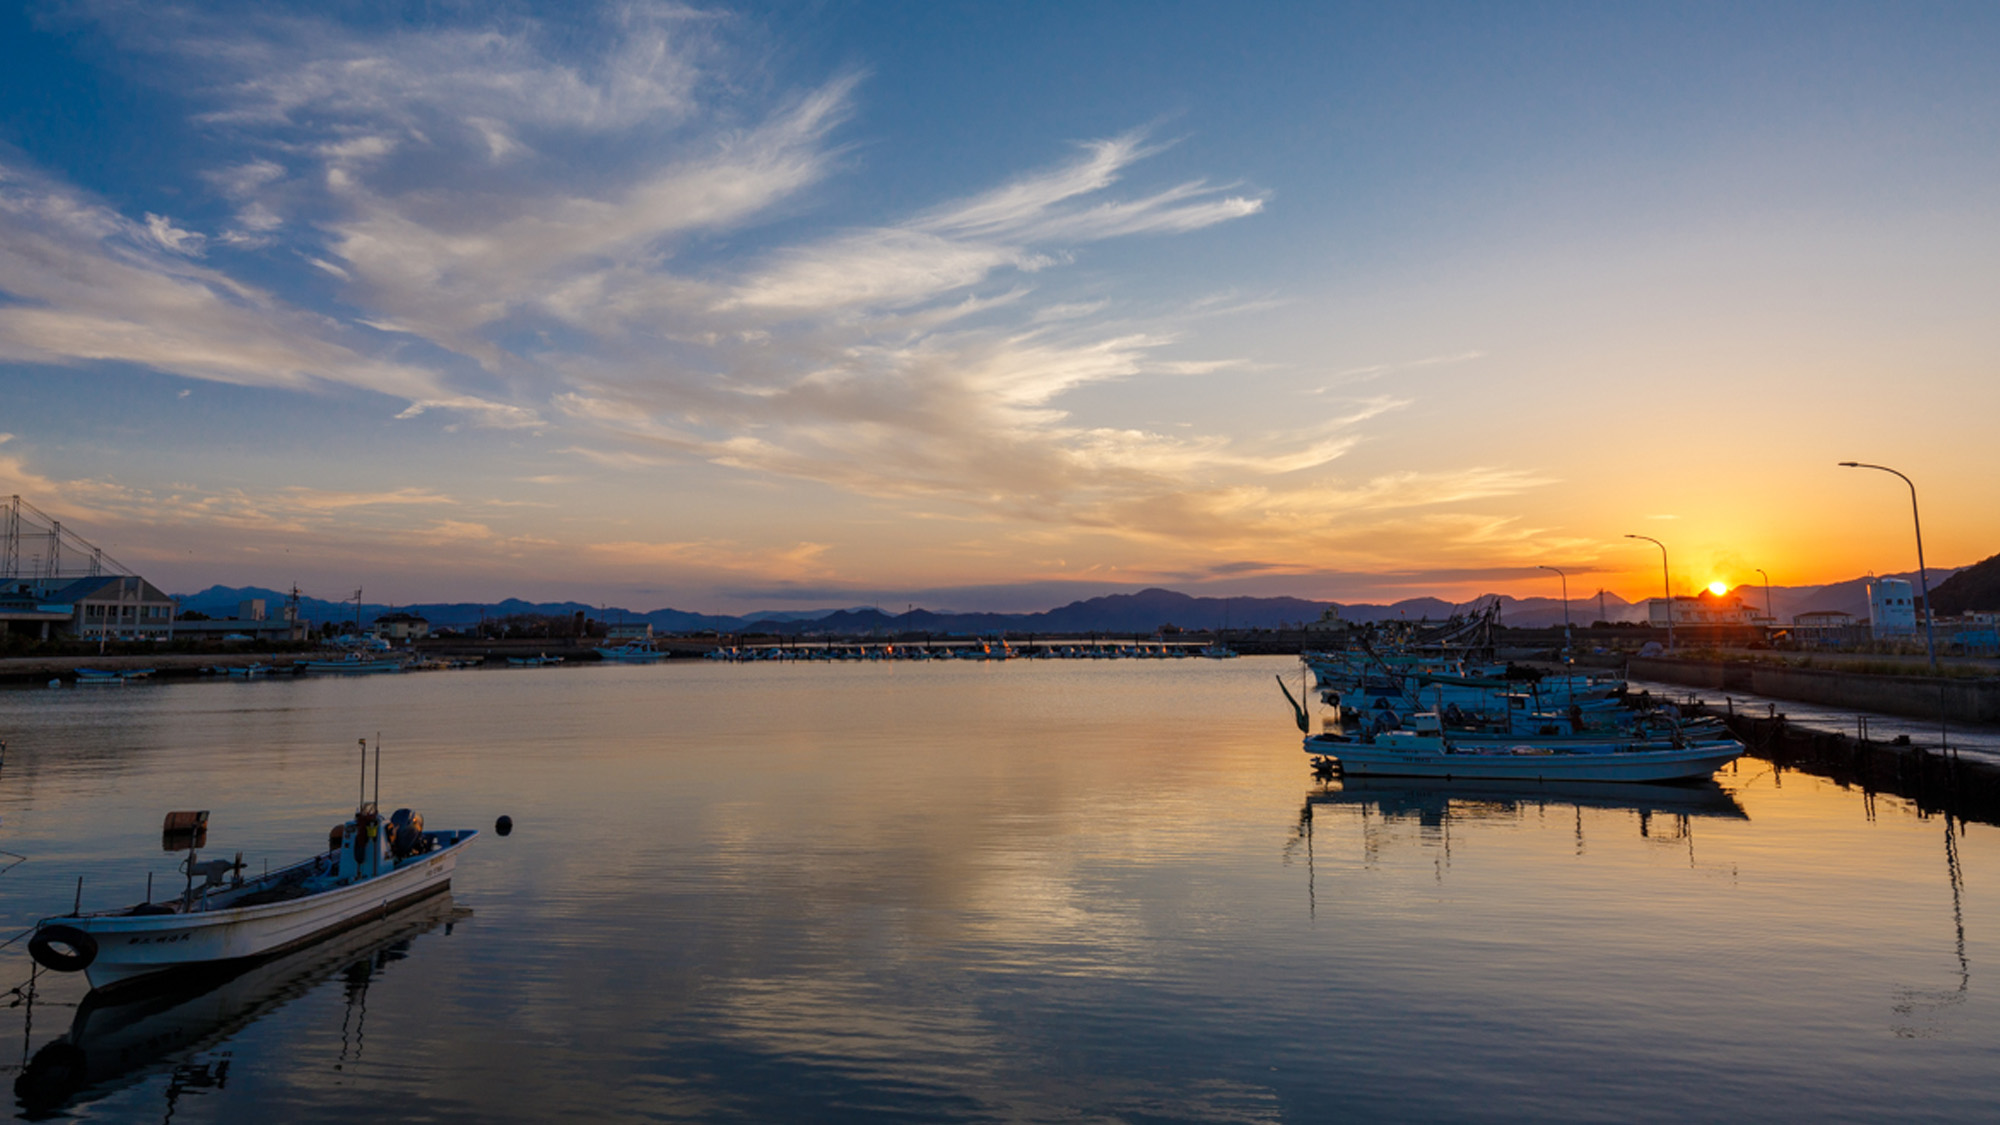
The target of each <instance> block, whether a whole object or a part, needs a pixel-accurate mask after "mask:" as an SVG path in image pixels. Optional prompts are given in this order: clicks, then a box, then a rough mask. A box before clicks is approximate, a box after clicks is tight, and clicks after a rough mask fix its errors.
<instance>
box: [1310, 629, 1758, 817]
mask: <svg viewBox="0 0 2000 1125" xmlns="http://www.w3.org/2000/svg"><path fill="white" fill-rule="evenodd" d="M1482 648H1483V652H1484V653H1485V654H1487V655H1489V656H1490V652H1491V649H1490V647H1483V646H1482V645H1480V644H1479V643H1478V642H1477V640H1476V637H1467V636H1464V635H1460V634H1454V635H1451V636H1448V637H1446V638H1443V639H1438V638H1422V637H1415V636H1404V637H1388V638H1381V639H1378V640H1372V641H1368V642H1363V643H1359V644H1357V646H1356V647H1353V648H1349V649H1344V650H1336V651H1322V652H1308V653H1306V654H1304V656H1303V658H1302V659H1303V660H1304V662H1305V664H1306V666H1307V668H1309V669H1310V670H1311V672H1312V675H1313V678H1314V681H1315V687H1316V689H1317V691H1318V695H1319V700H1320V702H1321V703H1322V704H1325V705H1328V706H1332V707H1337V708H1338V709H1339V711H1338V720H1337V722H1336V723H1335V724H1333V727H1334V729H1331V730H1323V731H1320V732H1317V733H1315V732H1314V731H1313V730H1312V729H1311V718H1310V716H1309V714H1308V711H1307V704H1306V702H1304V701H1302V700H1301V699H1298V698H1293V697H1292V695H1291V690H1290V688H1289V687H1286V688H1285V694H1286V696H1287V698H1291V699H1292V706H1293V709H1294V711H1295V713H1296V716H1297V719H1298V723H1299V728H1300V730H1301V732H1302V733H1304V734H1305V735H1306V739H1305V752H1306V754H1307V755H1309V756H1310V757H1312V759H1313V760H1314V763H1315V765H1316V766H1317V767H1318V768H1320V769H1321V770H1323V771H1325V772H1329V773H1331V772H1332V771H1334V770H1338V771H1339V772H1340V773H1341V774H1342V775H1344V776H1351V777H1365V776H1377V777H1442V778H1465V779H1525V780H1536V781H1558V780H1567V781H1688V780H1697V779H1701V778H1707V777H1711V776H1713V775H1714V773H1715V771H1716V770H1718V769H1720V768H1722V767H1723V766H1726V765H1728V764H1729V763H1730V762H1732V761H1734V760H1736V758H1738V757H1739V756H1741V755H1742V754H1743V752H1744V746H1743V744H1742V743H1741V742H1738V741H1737V740H1736V739H1735V738H1733V737H1730V735H1729V734H1728V732H1727V731H1726V729H1725V728H1723V726H1722V724H1721V723H1720V722H1718V721H1716V720H1713V719H1698V720H1691V719H1688V718H1686V717H1684V716H1682V715H1681V714H1680V713H1679V712H1678V711H1677V710H1675V709H1674V708H1672V707H1671V706H1661V705H1656V704H1654V703H1653V701H1651V700H1650V699H1640V698H1635V697H1632V696H1630V695H1629V694H1628V693H1627V692H1626V690H1625V684H1624V681H1623V680H1621V679H1618V678H1615V677H1595V676H1587V675H1582V674H1578V673H1576V672H1575V671H1574V670H1566V671H1565V672H1563V673H1561V674H1557V675H1549V676H1543V675H1538V674H1535V673H1532V672H1524V671H1523V670H1520V669H1516V668H1512V667H1510V666H1508V665H1505V664H1499V663H1494V662H1493V661H1491V660H1490V659H1485V660H1481V659H1480V658H1479V657H1480V656H1481V654H1482ZM1565 668H1566V669H1569V665H1568V664H1567V662H1566V663H1565ZM1279 685H1280V686H1281V687H1284V686H1285V685H1284V680H1283V679H1282V677H1281V678H1280V680H1279Z"/></svg>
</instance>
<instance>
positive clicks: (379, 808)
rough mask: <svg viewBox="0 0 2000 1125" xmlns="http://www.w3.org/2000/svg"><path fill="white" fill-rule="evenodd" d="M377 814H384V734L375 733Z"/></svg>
mask: <svg viewBox="0 0 2000 1125" xmlns="http://www.w3.org/2000/svg"><path fill="white" fill-rule="evenodd" d="M375 813H376V815H377V816H380V815H381V813H382V732H381V731H379V730H378V731H376V732H375Z"/></svg>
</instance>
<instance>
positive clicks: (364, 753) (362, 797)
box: [354, 738, 368, 812]
mask: <svg viewBox="0 0 2000 1125" xmlns="http://www.w3.org/2000/svg"><path fill="white" fill-rule="evenodd" d="M359 741H360V743H361V791H360V792H359V793H356V794H355V795H354V810H355V811H356V812H359V811H361V806H362V805H364V804H367V803H368V740H367V739H365V738H363V739H360V740H359Z"/></svg>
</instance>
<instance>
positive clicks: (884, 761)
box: [0, 658, 2000, 1121]
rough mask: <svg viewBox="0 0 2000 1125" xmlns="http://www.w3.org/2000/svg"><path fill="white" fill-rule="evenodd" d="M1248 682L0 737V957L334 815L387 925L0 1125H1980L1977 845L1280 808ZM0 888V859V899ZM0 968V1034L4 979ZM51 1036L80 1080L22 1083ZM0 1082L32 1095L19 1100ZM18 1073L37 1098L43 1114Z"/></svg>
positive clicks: (138, 709)
mask: <svg viewBox="0 0 2000 1125" xmlns="http://www.w3.org/2000/svg"><path fill="white" fill-rule="evenodd" d="M1296 668H1297V664H1296V662H1294V661H1290V660H1283V659H1278V658H1269V659H1264V658H1245V659H1241V660H1235V661H1227V662H1210V661H1176V662H1169V663H1157V664H1156V663H1138V662H1118V663H1095V662H1026V661H1015V662H1010V663H1006V664H998V665H971V664H950V665H837V666H798V665H735V666H717V665H710V664H706V663H700V664H669V665H663V666H658V667H567V666H565V667H558V668H551V669H507V670H498V669H495V670H480V671H466V672H453V673H438V674H432V675H410V676H392V677H374V678H359V679H345V680H342V679H313V680H296V681H295V680H282V681H272V682H262V681H257V682H215V683H192V684H158V685H143V684H140V685H129V686H125V687H113V688H94V689H76V688H68V689H63V690H48V689H32V690H30V689H9V690H5V691H0V738H4V740H5V741H6V742H7V744H8V749H7V758H6V764H5V768H4V772H0V849H5V850H6V851H7V852H9V853H17V854H20V855H25V856H27V857H28V859H27V861H26V862H22V863H17V864H15V865H14V866H12V867H10V868H8V869H6V870H5V871H4V873H0V937H4V936H7V935H11V934H13V933H14V932H15V931H17V930H20V929H22V928H24V927H26V926H28V925H29V924H30V923H32V922H33V921H34V919H35V918H37V917H38V916H41V915H43V914H49V913H60V912H63V911H66V910H67V909H68V907H69V905H70V902H71V899H72V898H73V896H74V895H75V893H76V890H75V888H76V879H77V877H78V876H82V877H83V880H84V883H83V904H84V907H85V908H86V909H91V908H97V907H108V906H113V905H122V904H124V903H127V902H131V901H136V900H137V899H138V898H139V897H141V896H142V895H143V894H144V892H145V879H146V873H147V872H148V871H149V870H150V871H152V872H154V873H155V875H156V878H157V879H158V880H160V885H162V886H165V885H167V884H168V883H169V882H170V881H171V880H173V879H177V878H178V876H174V875H172V874H171V873H172V871H173V865H174V862H175V859H176V857H174V856H172V855H167V854H165V853H162V852H161V851H160V850H159V838H158V837H159V825H160V818H161V815H162V814H163V813H164V812H165V811H166V810H168V809H173V808H205V809H209V810H211V813H212V820H211V824H212V827H211V831H210V852H209V854H211V855H229V854H233V853H234V852H235V851H237V850H241V851H242V852H243V853H244V856H245V858H246V860H247V861H248V862H249V864H250V865H251V866H252V868H253V869H255V868H257V867H259V866H261V864H262V862H263V861H264V859H266V858H267V857H268V858H269V860H270V861H271V862H272V863H273V864H274V865H275V864H277V863H279V862H283V861H289V860H290V859H293V858H297V857H299V856H301V855H303V854H305V853H307V852H308V851H310V850H313V849H315V848H317V847H319V846H322V845H323V841H324V839H325V831H326V828H327V826H328V825H330V824H332V823H334V822H335V821H337V820H339V819H342V818H343V817H344V816H345V815H346V814H347V813H348V812H350V811H351V809H352V806H353V802H354V798H355V794H356V784H357V777H358V772H359V771H358V759H357V756H356V740H357V739H358V738H361V737H363V736H366V737H368V738H370V739H371V740H372V739H373V738H374V736H375V734H376V732H377V731H380V732H381V736H382V742H383V746H384V754H383V763H384V765H383V781H382V798H383V803H384V805H385V806H386V807H391V808H393V807H396V806H398V805H410V806H413V807H415V808H418V809H420V810H421V811H423V813H424V814H425V816H426V819H427V821H428V822H429V824H430V825H431V826H433V827H447V828H448V827H460V826H472V827H481V828H490V826H491V825H492V822H493V819H494V817H495V816H497V815H499V814H501V813H507V814H510V815H512V816H513V818H514V820H515V822H516V825H517V827H516V830H515V832H514V833H513V835H512V836H511V837H509V838H506V839H501V838H497V837H495V836H493V835H492V834H491V833H490V832H489V833H488V834H487V835H486V836H485V837H484V838H482V839H481V840H480V841H478V842H477V843H475V845H474V846H473V850H472V852H471V853H470V854H468V855H467V856H466V857H465V859H464V861H463V862H462V863H461V864H460V866H459V870H458V877H457V879H456V880H455V883H454V894H453V896H452V899H451V901H450V902H449V903H434V904H432V906H431V907H430V908H428V909H421V910H419V911H416V912H412V913H410V914H407V915H403V916H399V917H397V918H393V919H390V920H388V921H387V922H385V923H383V924H381V925H379V926H376V927H371V928H369V929H367V930H363V931H356V932H355V933H353V934H350V935H347V936H345V937H343V938H342V939H339V941H338V942H337V943H334V944H332V945H329V946H325V947H319V948H317V949H315V950H313V951H309V952H308V954H304V955H300V956H298V957H295V958H291V959H287V960H286V961H285V962H282V963H277V964H272V965H267V966H263V967H261V968H260V969H259V970H258V971H256V972H255V973H252V974H246V975H245V976H243V977H239V978H237V979H236V980H234V981H231V982H227V983H226V984H224V985H222V986H221V987H218V988H215V989H211V990H209V991H208V992H205V993H202V994H200V995H195V996H185V997H168V998H164V1001H163V1002H161V1003H156V1004H154V1005H152V1006H151V1007H146V1008H132V1007H130V1006H128V1007H126V1008H113V1009H105V1008H99V1007H97V1006H96V1005H86V1006H85V1007H83V1008H78V1007H76V1005H77V1003H78V1002H79V1001H81V1000H83V993H84V989H83V987H82V982H81V981H80V979H79V978H73V977H51V976H49V975H47V974H43V975H42V976H41V978H40V979H39V981H38V984H37V988H36V1003H35V1005H34V1007H33V1008H32V1011H31V1010H30V1009H29V1008H28V1007H27V1006H26V1005H16V1006H15V1007H13V1008H10V1009H6V1010H5V1011H6V1017H7V1018H6V1020H5V1021H0V1043H4V1044H5V1047H4V1049H0V1066H4V1067H5V1068H6V1077H7V1079H8V1087H9V1088H10V1089H11V1090H12V1091H13V1092H14V1095H15V1101H14V1102H13V1103H12V1105H11V1108H12V1109H13V1110H14V1112H16V1113H17V1114H21V1115H24V1116H70V1117H76V1118H83V1119H99V1120H116V1121H129V1120H149V1119H163V1118H166V1117H168V1116H171V1117H172V1119H173V1120H175V1121H242V1120H252V1119H271V1120H291V1121H352V1120H356V1119H359V1118H361V1117H364V1116H366V1117H371V1118H376V1119H386V1120H408V1119H424V1120H433V1121H473V1120H477V1121H540V1120H547V1119H552V1118H557V1117H569V1116H582V1117H585V1118H587V1119H590V1120H606V1121H624V1120H634V1121H637V1120H660V1119H699V1120H732V1119H736V1120H772V1119H815V1120H840V1119H850V1120H870V1121H873V1120H897V1119H904V1120H923V1121H937V1120H946V1121H959V1120H965V1121H985V1120H1090V1121H1179V1120H1189V1121H1309V1120H1323V1119H1327V1118H1332V1117H1340V1116H1361V1115H1367V1116H1370V1117H1382V1118H1393V1119H1442V1118H1453V1119H1519V1118H1525V1117H1533V1118H1547V1119H1571V1120H1605V1119H1614V1118H1615V1119H1621V1120H1630V1119H1652V1120H1666V1119H1685V1118H1688V1117H1702V1118H1716V1117H1751V1116H1759V1117H1771V1116H1783V1117H1786V1118H1800V1117H1808V1116H1810V1117H1822V1118H1844V1119H1879V1118H1883V1117H1888V1116H1895V1117H1898V1118H1903V1119H1908V1118H1924V1117H1929V1118H1938V1119H1969V1118H1978V1119H1988V1118H1990V1117H1991V1116H1992V1114H1993V1113H1994V1111H1995V1109H1996V1107H2000V1046H1996V1044H2000V976H1996V972H2000V945H1996V942H1995V938H1996V936H2000V879H1996V876H1995V872H1996V871H2000V833H1996V830H1995V829H1994V828H1993V827H1991V826H1988V825H1984V824H1970V825H1966V824H1961V823H1955V822H1954V823H1947V822H1946V821H1945V820H1943V819H1940V818H1928V819H1926V818H1921V817H1919V816H1918V815H1917V814H1916V813H1915V812H1914V811H1913V810H1912V809H1911V808H1910V807H1909V806H1908V805H1907V804H1905V803H1903V802H1901V801H1899V800H1897V799H1895V798H1891V797H1887V796H1875V797H1871V796H1870V795H1867V794H1863V793H1860V792H1855V791H1845V790H1842V789H1840V788H1838V787H1837V786H1835V785H1833V784H1832V783H1830V782H1827V781H1823V780H1820V779H1816V778H1813V777H1810V776H1807V775H1804V774H1799V773H1794V772H1784V773H1780V772H1778V771H1775V770H1774V769H1773V768H1772V767H1771V766H1770V765H1769V764H1768V763H1763V762H1758V761H1754V760H1746V761H1744V762H1742V763H1740V766H1739V768H1738V769H1737V770H1736V771H1735V772H1733V773H1728V774H1725V775H1724V776H1723V777H1722V778H1721V779H1720V783H1719V785H1718V786H1716V787H1715V788H1713V789H1706V790H1702V789H1697V790H1687V789H1657V788H1646V787H1642V788H1639V789H1636V790H1635V789H1629V788H1622V787H1611V788H1606V789H1592V788H1588V787H1585V788H1578V789H1567V790H1556V789H1550V788H1532V789H1527V790H1520V791H1508V790H1505V789H1496V788H1493V787H1477V788H1468V787H1465V786H1457V787H1437V786H1429V787H1424V786H1417V785H1406V786H1399V785H1392V784H1387V783H1383V782H1375V783H1371V784H1370V785H1369V786H1367V787H1365V788H1364V787H1361V786H1347V787H1344V786H1342V785H1341V784H1340V783H1339V782H1333V783H1331V784H1327V783H1321V782H1318V781H1316V780H1314V779H1313V778H1312V776H1311V774H1310V772H1309V770H1308V768H1307V762H1306V760H1305V758H1304V756H1303V755H1302V754H1301V753H1300V752H1299V750H1298V740H1297V735H1296V732H1295V731H1294V729H1293V728H1292V726H1291V721H1290V715H1289V713H1288V711H1287V709H1286V705H1285V703H1284V700H1283V699H1282V698H1281V697H1280V696H1279V695H1278V692H1277V688H1276V686H1275V685H1274V684H1273V683H1272V682H1271V678H1272V675H1273V673H1275V672H1285V673H1287V674H1293V673H1295V671H1296ZM7 862H10V858H9V857H8V856H4V855H0V864H4V863H7ZM29 969H30V963H29V961H28V959H27V957H26V955H25V953H24V952H23V950H22V946H21V944H20V943H17V944H15V945H13V946H11V947H9V948H7V949H6V950H5V951H0V988H4V987H11V986H12V985H14V984H15V983H17V982H19V981H23V980H25V979H26V978H27V977H28V976H29ZM73 1024H74V1025H76V1029H77V1032H78V1034H79V1037H80V1042H79V1043H78V1044H76V1046H77V1047H79V1048H80V1049H81V1051H80V1054H79V1053H78V1052H70V1053H64V1052H63V1051H62V1050H61V1049H60V1048H58V1049H56V1050H54V1051H51V1050H49V1045H50V1044H51V1043H52V1042H54V1041H56V1040H58V1039H64V1040H65V1041H66V1039H67V1037H68V1036H69V1035H70V1034H71V1032H72V1026H73ZM38 1060H39V1063H38ZM58 1063H60V1064H61V1065H60V1066H58V1065H56V1064H58Z"/></svg>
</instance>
